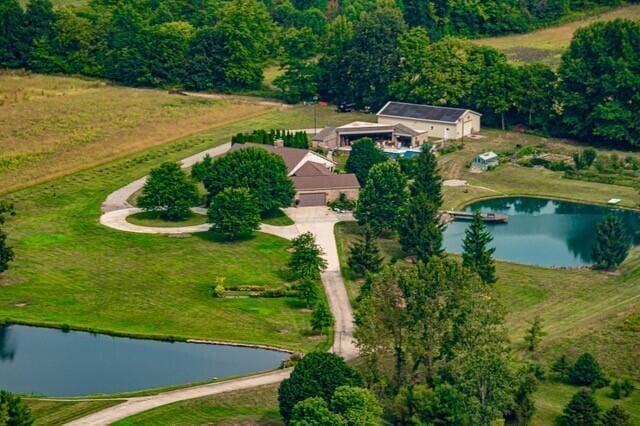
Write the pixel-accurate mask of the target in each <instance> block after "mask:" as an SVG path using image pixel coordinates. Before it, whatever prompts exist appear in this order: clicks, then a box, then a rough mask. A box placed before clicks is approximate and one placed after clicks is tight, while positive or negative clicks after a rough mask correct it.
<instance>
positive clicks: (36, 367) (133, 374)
mask: <svg viewBox="0 0 640 426" xmlns="http://www.w3.org/2000/svg"><path fill="white" fill-rule="evenodd" d="M287 357H288V354H287V353H284V352H280V351H275V350H267V349H255V348H247V347H239V346H225V345H205V344H195V343H184V342H175V343H171V342H162V341H157V340H144V339H130V338H123V337H113V336H108V335H104V334H93V333H86V332H79V331H70V332H63V331H61V330H56V329H49V328H39V327H28V326H22V325H9V326H4V327H0V389H6V390H9V391H12V392H17V393H37V394H41V395H46V396H80V395H90V394H95V393H116V392H131V391H137V390H143V389H149V388H157V387H164V386H171V385H179V384H187V383H193V382H202V381H207V380H212V379H214V378H222V377H226V376H236V375H244V374H248V373H254V372H258V371H264V370H270V369H273V368H276V367H278V366H279V365H280V362H281V361H282V360H284V359H286V358H287Z"/></svg>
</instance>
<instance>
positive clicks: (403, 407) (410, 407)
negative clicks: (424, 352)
mask: <svg viewBox="0 0 640 426" xmlns="http://www.w3.org/2000/svg"><path fill="white" fill-rule="evenodd" d="M393 410H394V417H395V419H396V420H397V421H398V422H399V423H400V424H403V425H416V426H418V425H432V424H447V425H465V424H469V414H468V413H467V409H466V406H465V396H464V395H463V394H462V393H461V392H460V391H459V390H457V389H456V388H455V386H453V385H450V384H447V383H443V384H438V385H436V386H435V387H433V388H430V387H428V386H426V385H422V384H418V385H415V386H412V387H403V388H402V389H400V391H399V392H398V394H397V395H396V397H395V398H394V401H393Z"/></svg>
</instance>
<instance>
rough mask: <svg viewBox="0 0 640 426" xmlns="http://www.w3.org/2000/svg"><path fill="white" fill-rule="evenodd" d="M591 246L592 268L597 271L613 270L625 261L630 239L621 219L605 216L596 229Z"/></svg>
mask: <svg viewBox="0 0 640 426" xmlns="http://www.w3.org/2000/svg"><path fill="white" fill-rule="evenodd" d="M596 233H597V235H596V242H595V244H594V246H593V266H594V267H595V268H597V269H606V270H609V269H615V268H617V267H618V266H619V265H620V264H621V263H622V262H623V261H624V259H626V257H627V255H628V254H629V248H630V246H631V239H630V238H629V235H628V234H627V230H626V227H625V224H624V222H623V221H622V219H620V218H619V217H616V216H607V217H606V218H605V219H604V220H603V221H602V222H601V223H599V224H598V227H597V229H596Z"/></svg>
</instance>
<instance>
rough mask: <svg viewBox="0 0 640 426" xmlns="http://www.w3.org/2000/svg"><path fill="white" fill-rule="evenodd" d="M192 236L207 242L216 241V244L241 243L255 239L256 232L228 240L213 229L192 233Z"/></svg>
mask: <svg viewBox="0 0 640 426" xmlns="http://www.w3.org/2000/svg"><path fill="white" fill-rule="evenodd" d="M193 236H194V237H197V238H200V239H201V240H204V241H209V242H212V243H218V244H238V243H243V242H247V241H252V240H255V239H256V234H251V235H244V236H241V237H238V238H237V239H235V240H228V239H227V238H225V236H224V235H222V234H220V233H219V232H214V231H206V232H197V233H194V234H193Z"/></svg>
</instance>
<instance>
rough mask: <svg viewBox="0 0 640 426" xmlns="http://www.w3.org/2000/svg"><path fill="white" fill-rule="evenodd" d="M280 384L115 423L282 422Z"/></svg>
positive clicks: (180, 404) (123, 425)
mask: <svg viewBox="0 0 640 426" xmlns="http://www.w3.org/2000/svg"><path fill="white" fill-rule="evenodd" d="M277 389H278V387H277V386H274V385H270V386H263V387H259V388H255V389H248V390H242V391H237V392H230V393H225V394H222V395H215V396H211V397H206V398H198V399H194V400H189V401H184V402H178V403H175V404H170V405H165V406H163V407H159V408H156V409H153V410H150V411H146V412H144V413H141V414H138V415H136V416H132V417H129V418H127V419H124V420H121V421H119V422H116V423H114V425H117V426H129V425H149V424H154V425H168V424H171V425H196V424H208V425H217V424H226V425H237V424H247V425H249V424H252V425H255V424H260V425H265V424H281V417H280V414H279V412H278V399H277V395H278V393H277Z"/></svg>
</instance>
